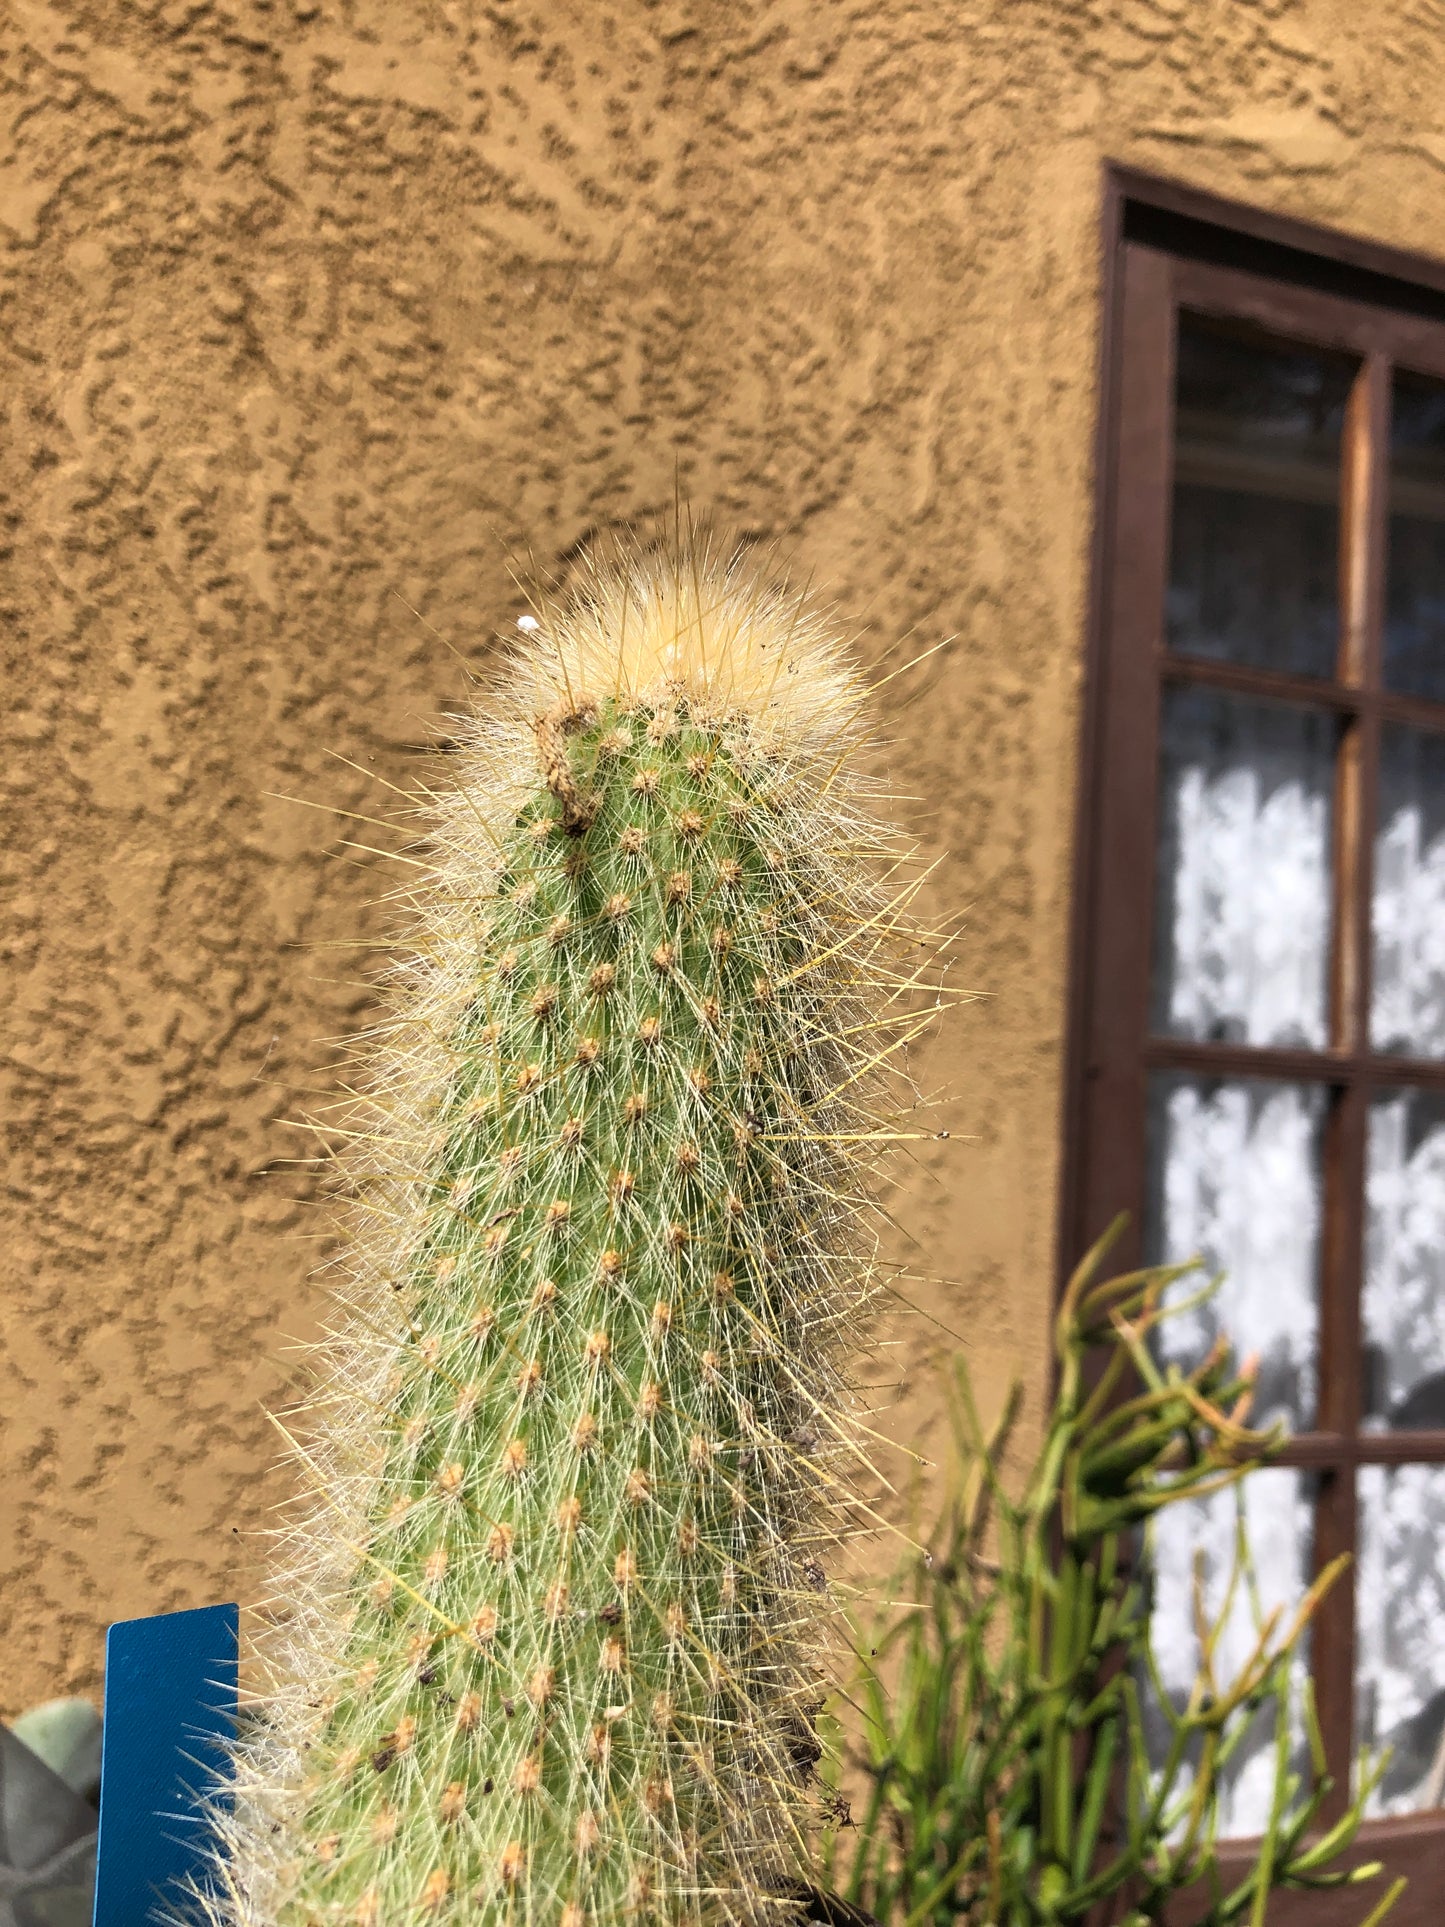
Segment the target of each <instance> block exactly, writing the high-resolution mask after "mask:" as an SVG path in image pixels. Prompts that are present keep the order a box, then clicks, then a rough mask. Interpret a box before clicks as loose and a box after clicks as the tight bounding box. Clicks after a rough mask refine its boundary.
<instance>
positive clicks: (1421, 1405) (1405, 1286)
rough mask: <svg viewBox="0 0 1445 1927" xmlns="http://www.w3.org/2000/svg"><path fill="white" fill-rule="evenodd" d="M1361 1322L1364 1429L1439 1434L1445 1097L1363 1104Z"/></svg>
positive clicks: (1442, 1420) (1444, 1372) (1444, 1340)
mask: <svg viewBox="0 0 1445 1927" xmlns="http://www.w3.org/2000/svg"><path fill="white" fill-rule="evenodd" d="M1360 1315H1361V1321H1362V1325H1363V1336H1364V1343H1365V1370H1364V1425H1365V1429H1366V1431H1370V1432H1382V1431H1390V1430H1393V1431H1420V1430H1426V1429H1430V1430H1433V1429H1435V1428H1440V1429H1445V1094H1442V1093H1439V1092H1433V1091H1382V1092H1380V1093H1379V1094H1378V1095H1377V1096H1376V1097H1375V1099H1374V1101H1373V1102H1372V1103H1371V1105H1370V1138H1369V1165H1368V1170H1367V1175H1366V1189H1365V1289H1364V1297H1363V1299H1362V1301H1361V1306H1360Z"/></svg>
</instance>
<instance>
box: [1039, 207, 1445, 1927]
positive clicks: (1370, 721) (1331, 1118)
mask: <svg viewBox="0 0 1445 1927" xmlns="http://www.w3.org/2000/svg"><path fill="white" fill-rule="evenodd" d="M1106 240H1107V244H1108V250H1109V256H1108V258H1109V263H1110V294H1109V303H1108V312H1109V327H1108V333H1107V338H1106V347H1105V382H1104V406H1103V413H1102V421H1101V444H1100V448H1101V464H1100V470H1101V475H1100V483H1101V507H1100V519H1099V531H1098V551H1097V570H1096V595H1095V608H1094V618H1093V630H1094V634H1093V641H1092V646H1091V662H1090V681H1089V703H1088V716H1087V718H1086V725H1085V752H1084V766H1083V792H1082V794H1083V808H1082V812H1081V817H1080V860H1079V873H1078V896H1077V918H1076V933H1075V952H1074V961H1073V1024H1072V1044H1071V1068H1070V1077H1069V1113H1068V1129H1067V1144H1066V1148H1067V1172H1066V1190H1065V1199H1064V1207H1063V1218H1062V1226H1061V1229H1062V1246H1063V1249H1062V1254H1061V1255H1062V1256H1063V1258H1064V1259H1065V1260H1068V1259H1070V1258H1072V1257H1074V1256H1077V1254H1078V1252H1079V1251H1080V1250H1081V1249H1083V1248H1084V1246H1085V1245H1086V1244H1087V1243H1088V1242H1089V1241H1090V1240H1091V1239H1093V1238H1094V1237H1096V1236H1097V1235H1098V1234H1099V1232H1100V1231H1101V1230H1102V1229H1103V1228H1104V1226H1105V1225H1106V1224H1107V1223H1108V1222H1109V1221H1110V1220H1111V1219H1112V1218H1113V1217H1114V1215H1115V1214H1116V1213H1117V1212H1119V1211H1121V1210H1124V1211H1128V1212H1129V1213H1130V1216H1131V1226H1132V1229H1131V1233H1130V1237H1131V1240H1132V1245H1131V1248H1129V1249H1126V1250H1124V1251H1123V1252H1121V1253H1120V1254H1119V1256H1120V1258H1121V1260H1122V1262H1125V1263H1128V1262H1134V1261H1136V1260H1137V1259H1139V1258H1144V1259H1147V1260H1153V1259H1160V1258H1181V1257H1187V1256H1189V1255H1191V1254H1193V1253H1195V1252H1199V1253H1202V1254H1203V1256H1204V1258H1205V1260H1206V1262H1207V1263H1208V1264H1209V1265H1210V1267H1211V1268H1214V1269H1222V1270H1224V1271H1225V1272H1226V1274H1227V1282H1226V1284H1225V1286H1224V1288H1223V1290H1222V1292H1221V1294H1220V1295H1219V1297H1218V1298H1216V1299H1215V1300H1214V1301H1213V1303H1212V1304H1210V1305H1208V1306H1205V1307H1203V1308H1200V1309H1198V1310H1196V1311H1194V1312H1193V1313H1191V1314H1190V1315H1189V1316H1188V1317H1187V1318H1185V1319H1182V1320H1180V1321H1178V1322H1176V1323H1175V1324H1174V1327H1173V1330H1172V1333H1171V1334H1170V1337H1169V1341H1168V1342H1170V1343H1171V1344H1173V1345H1175V1346H1177V1347H1178V1348H1179V1351H1180V1354H1181V1356H1182V1355H1185V1354H1187V1355H1189V1356H1191V1357H1193V1356H1195V1355H1197V1353H1198V1351H1199V1350H1200V1349H1202V1348H1204V1347H1207V1345H1208V1343H1209V1341H1210V1339H1211V1338H1212V1337H1213V1335H1214V1333H1215V1331H1216V1330H1217V1329H1220V1328H1222V1329H1225V1330H1227V1331H1228V1332H1229V1334H1230V1336H1231V1337H1232V1338H1233V1339H1234V1341H1235V1342H1236V1344H1237V1346H1238V1347H1239V1349H1240V1351H1242V1352H1245V1353H1248V1352H1254V1353H1257V1354H1258V1357H1259V1361H1260V1373H1259V1383H1258V1393H1257V1399H1256V1416H1257V1418H1258V1419H1259V1420H1260V1421H1261V1422H1271V1421H1273V1420H1275V1419H1279V1420H1281V1421H1283V1423H1284V1425H1285V1426H1286V1428H1287V1431H1288V1434H1289V1438H1288V1444H1287V1446H1286V1449H1285V1451H1284V1452H1283V1454H1282V1455H1281V1458H1280V1460H1279V1461H1278V1467H1277V1469H1271V1470H1269V1471H1267V1472H1264V1473H1261V1474H1258V1475H1256V1476H1255V1478H1254V1479H1252V1480H1251V1481H1250V1482H1249V1484H1248V1488H1247V1505H1248V1517H1249V1525H1250V1528H1251V1540H1252V1543H1253V1546H1254V1550H1255V1554H1256V1559H1257V1562H1258V1567H1259V1576H1260V1581H1261V1588H1262V1591H1263V1593H1264V1594H1265V1598H1266V1603H1269V1602H1270V1601H1271V1600H1278V1601H1281V1602H1285V1603H1288V1602H1290V1601H1292V1600H1296V1599H1298V1597H1299V1596H1300V1595H1301V1594H1302V1592H1303V1591H1304V1589H1305V1588H1306V1586H1307V1585H1308V1584H1309V1581H1310V1579H1311V1577H1312V1576H1313V1574H1314V1572H1316V1571H1317V1570H1319V1569H1320V1568H1321V1567H1322V1566H1323V1565H1325V1564H1326V1563H1328V1561H1329V1560H1331V1559H1332V1558H1333V1557H1334V1556H1335V1555H1336V1554H1337V1553H1339V1552H1350V1553H1352V1554H1353V1556H1354V1565H1353V1569H1352V1572H1351V1573H1350V1574H1349V1575H1348V1576H1347V1578H1346V1579H1345V1580H1344V1581H1343V1582H1341V1583H1340V1585H1339V1586H1337V1588H1336V1590H1335V1592H1334V1594H1333V1595H1332V1596H1331V1598H1330V1600H1329V1601H1328V1602H1327V1604H1326V1607H1325V1608H1324V1609H1323V1611H1322V1612H1321V1614H1320V1616H1319V1618H1318V1619H1317V1621H1316V1623H1315V1627H1314V1629H1313V1633H1312V1638H1311V1645H1310V1656H1309V1663H1310V1667H1311V1670H1312V1673H1313V1677H1314V1683H1315V1692H1316V1701H1317V1705H1318V1709H1319V1713H1320V1718H1321V1724H1322V1727H1323V1730H1324V1735H1325V1741H1326V1747H1327V1751H1328V1754H1329V1757H1330V1761H1331V1766H1332V1770H1333V1771H1334V1772H1335V1774H1336V1777H1337V1779H1340V1778H1342V1777H1343V1769H1344V1768H1345V1767H1346V1765H1347V1763H1349V1762H1351V1761H1352V1760H1353V1757H1354V1755H1355V1754H1357V1752H1358V1750H1359V1747H1360V1745H1361V1744H1362V1743H1364V1744H1368V1745H1369V1746H1371V1747H1372V1748H1377V1747H1379V1746H1380V1745H1382V1744H1385V1743H1390V1744H1392V1745H1393V1747H1394V1749H1395V1763H1394V1765H1393V1766H1392V1768H1391V1769H1390V1772H1389V1774H1388V1776H1387V1778H1386V1780H1385V1782H1384V1785H1383V1787H1382V1788H1381V1789H1380V1791H1379V1793H1378V1794H1377V1796H1376V1800H1375V1809H1374V1810H1375V1812H1376V1814H1377V1816H1378V1826H1377V1827H1376V1828H1374V1829H1372V1830H1373V1831H1375V1832H1378V1833H1379V1835H1380V1836H1381V1839H1380V1840H1379V1841H1377V1842H1375V1843H1374V1845H1375V1847H1376V1849H1377V1850H1381V1851H1383V1850H1384V1848H1383V1841H1384V1840H1385V1839H1388V1840H1390V1841H1391V1843H1392V1844H1391V1845H1390V1847H1389V1849H1388V1852H1389V1857H1390V1859H1391V1860H1392V1861H1393V1862H1394V1863H1395V1864H1397V1865H1398V1866H1399V1868H1400V1870H1401V1871H1404V1872H1407V1873H1408V1872H1412V1871H1414V1872H1415V1874H1416V1876H1417V1877H1416V1881H1415V1883H1414V1886H1413V1888H1412V1894H1411V1896H1409V1897H1407V1900H1406V1903H1405V1904H1404V1907H1403V1909H1402V1911H1401V1913H1400V1915H1399V1918H1400V1920H1401V1922H1402V1927H1403V1924H1404V1923H1405V1922H1406V1921H1408V1920H1409V1919H1412V1918H1413V1917H1414V1910H1415V1908H1417V1907H1418V1908H1421V1909H1424V1910H1428V1909H1429V1908H1430V1907H1431V1906H1433V1904H1434V1899H1433V1896H1432V1893H1431V1890H1430V1888H1429V1885H1428V1882H1429V1880H1430V1878H1431V1875H1430V1874H1429V1873H1428V1872H1427V1871H1426V1870H1427V1868H1430V1867H1433V1869H1434V1877H1435V1878H1436V1879H1438V1874H1439V1871H1440V1869H1441V1868H1442V1867H1445V265H1442V264H1439V263H1434V262H1418V263H1417V262H1413V261H1410V260H1407V259H1405V258H1403V257H1401V256H1399V255H1396V254H1390V253H1388V252H1387V251H1385V250H1376V249H1371V248H1368V247H1366V246H1365V245H1364V244H1361V243H1358V242H1351V241H1347V240H1344V239H1343V238H1339V239H1337V238H1336V237H1332V236H1329V235H1324V234H1320V233H1317V232H1315V231H1313V230H1305V229H1303V228H1301V227H1299V226H1297V225H1295V224H1292V223H1287V222H1284V221H1280V220H1277V219H1273V218H1271V217H1267V216H1262V215H1255V214H1251V213H1249V212H1248V211H1245V210H1237V209H1232V208H1229V207H1227V206H1226V205H1225V204H1223V203H1219V202H1216V201H1213V200H1211V199H1210V198H1208V197H1205V196H1200V195H1197V194H1193V193H1192V192H1189V191H1186V190H1181V189H1176V188H1173V187H1171V186H1169V185H1167V184H1164V183H1156V182H1149V181H1145V180H1143V179H1141V178H1140V177H1137V176H1130V175H1125V174H1122V173H1116V174H1114V175H1113V176H1112V177H1111V188H1110V195H1109V200H1108V228H1107V231H1106ZM1233 1516H1234V1515H1233V1504H1232V1502H1230V1503H1229V1504H1228V1505H1224V1504H1216V1505H1215V1506H1213V1507H1206V1508H1203V1509H1201V1510H1200V1512H1199V1514H1198V1516H1191V1517H1176V1518H1175V1519H1174V1520H1173V1522H1172V1529H1170V1530H1166V1531H1165V1532H1164V1533H1162V1534H1161V1538H1160V1543H1159V1546H1158V1548H1157V1556H1156V1561H1155V1568H1154V1584H1155V1630H1156V1641H1157V1644H1158V1646H1159V1648H1160V1652H1161V1658H1162V1661H1163V1667H1164V1672H1165V1676H1166V1680H1167V1679H1168V1678H1169V1677H1170V1674H1171V1670H1172V1671H1173V1672H1174V1673H1176V1674H1177V1676H1178V1680H1179V1683H1180V1684H1181V1685H1182V1684H1184V1683H1185V1682H1186V1681H1187V1680H1188V1679H1190V1678H1192V1677H1193V1672H1194V1654H1193V1650H1192V1641H1193V1635H1192V1632H1191V1629H1190V1619H1189V1612H1188V1608H1187V1596H1188V1576H1189V1570H1190V1566H1191V1563H1192V1556H1193V1552H1194V1548H1195V1547H1196V1546H1200V1547H1202V1548H1203V1550H1204V1553H1205V1562H1206V1568H1209V1567H1214V1568H1215V1569H1221V1570H1222V1568H1223V1567H1224V1566H1225V1565H1227V1561H1228V1557H1229V1552H1230V1540H1231V1537H1232V1532H1233ZM1243 1631H1244V1625H1243V1623H1242V1624H1241V1626H1240V1632H1241V1634H1242V1633H1243ZM1272 1772H1273V1766H1272V1761H1271V1760H1270V1759H1269V1758H1268V1757H1267V1755H1266V1753H1265V1752H1264V1750H1263V1748H1261V1749H1259V1750H1258V1751H1257V1753H1256V1754H1254V1755H1253V1756H1251V1755H1250V1753H1249V1752H1248V1750H1246V1751H1245V1754H1244V1757H1243V1758H1242V1759H1241V1760H1240V1761H1239V1762H1238V1764H1237V1767H1236V1769H1235V1771H1234V1772H1233V1774H1232V1776H1231V1779H1230V1782H1229V1785H1228V1788H1227V1799H1226V1803H1225V1811H1224V1814H1223V1821H1224V1825H1225V1828H1226V1830H1227V1831H1229V1832H1230V1833H1232V1834H1235V1835H1238V1836H1241V1837H1243V1836H1247V1835H1248V1834H1250V1833H1252V1832H1258V1831H1259V1829H1260V1826H1261V1825H1262V1822H1263V1817H1264V1816H1263V1812H1262V1810H1261V1801H1262V1798H1263V1790H1264V1789H1265V1788H1267V1786H1268V1785H1269V1783H1270V1780H1271V1778H1272ZM1337 1800H1338V1802H1339V1803H1340V1804H1342V1803H1343V1795H1342V1794H1341V1795H1338V1796H1337ZM1421 1856H1424V1857H1423V1858H1422V1857H1421ZM1431 1856H1433V1858H1431ZM1422 1877H1423V1880H1424V1882H1425V1883H1426V1884H1425V1885H1424V1886H1423V1887H1422V1884H1421V1882H1422ZM1292 1898H1297V1899H1298V1901H1299V1902H1300V1903H1301V1911H1299V1912H1298V1913H1293V1912H1288V1911H1287V1909H1285V1908H1282V1909H1281V1910H1280V1913H1279V1919H1280V1920H1281V1921H1284V1920H1286V1919H1289V1920H1294V1919H1299V1920H1301V1921H1303V1920H1306V1919H1307V1920H1308V1921H1309V1922H1310V1923H1311V1924H1312V1927H1325V1923H1327V1922H1329V1921H1332V1920H1333V1919H1334V1917H1335V1914H1334V1909H1333V1902H1332V1901H1331V1900H1330V1898H1329V1897H1328V1896H1327V1897H1324V1898H1323V1899H1321V1897H1319V1896H1298V1897H1292ZM1351 1909H1353V1911H1351ZM1358 1911H1359V1909H1358V1903H1357V1901H1355V1900H1354V1899H1353V1898H1351V1902H1350V1907H1349V1908H1345V1909H1344V1910H1343V1911H1342V1912H1341V1913H1340V1916H1339V1917H1340V1918H1341V1919H1346V1918H1350V1919H1353V1918H1354V1917H1355V1914H1357V1913H1358ZM1425 1917H1426V1912H1425V1911H1422V1912H1421V1914H1420V1918H1421V1919H1422V1920H1423V1919H1424V1918H1425ZM1274 1919H1275V1914H1274V1912H1273V1911H1272V1913H1271V1920H1274Z"/></svg>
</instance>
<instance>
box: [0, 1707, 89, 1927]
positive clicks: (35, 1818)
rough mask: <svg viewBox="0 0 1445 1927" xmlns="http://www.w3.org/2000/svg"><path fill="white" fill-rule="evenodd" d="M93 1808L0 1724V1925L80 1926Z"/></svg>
mask: <svg viewBox="0 0 1445 1927" xmlns="http://www.w3.org/2000/svg"><path fill="white" fill-rule="evenodd" d="M95 1826H96V1814H95V1808H94V1807H92V1806H91V1805H89V1803H88V1802H87V1801H85V1800H83V1799H82V1798H81V1797H80V1795H79V1794H78V1793H75V1792H73V1791H72V1790H71V1788H69V1787H68V1786H67V1785H66V1784H65V1782H64V1780H62V1779H61V1778H60V1776H59V1774H57V1773H52V1772H51V1770H50V1768H49V1767H48V1766H47V1765H46V1764H45V1762H44V1761H43V1760H41V1759H39V1758H38V1757H37V1756H36V1755H35V1754H34V1753H32V1752H31V1750H30V1748H29V1747H28V1746H26V1745H25V1743H24V1742H23V1741H22V1740H18V1739H17V1738H16V1737H15V1735H14V1734H13V1733H12V1732H11V1731H10V1729H9V1728H8V1727H5V1726H0V1927H88V1923H89V1920H90V1914H91V1903H92V1895H93V1893H94V1890H95Z"/></svg>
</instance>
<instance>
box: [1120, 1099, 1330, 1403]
mask: <svg viewBox="0 0 1445 1927" xmlns="http://www.w3.org/2000/svg"><path fill="white" fill-rule="evenodd" d="M1149 1109H1150V1116H1149V1150H1150V1159H1149V1165H1150V1168H1149V1183H1148V1190H1147V1194H1146V1207H1145V1226H1144V1231H1145V1244H1146V1251H1147V1253H1148V1257H1149V1260H1150V1262H1161V1261H1175V1260H1183V1259H1186V1258H1191V1257H1194V1256H1196V1255H1197V1256H1198V1257H1200V1258H1201V1259H1202V1260H1203V1263H1204V1266H1205V1271H1206V1274H1207V1275H1213V1274H1214V1273H1216V1272H1219V1271H1223V1273H1224V1274H1225V1276H1224V1283H1223V1284H1222V1285H1221V1287H1220V1289H1219V1291H1218V1292H1217V1293H1216V1294H1215V1295H1214V1297H1213V1298H1211V1299H1209V1300H1208V1302H1207V1303H1205V1304H1202V1305H1196V1306H1194V1307H1193V1308H1192V1309H1191V1310H1188V1311H1185V1312H1181V1313H1180V1314H1179V1315H1178V1316H1176V1317H1172V1318H1168V1319H1165V1320H1164V1321H1163V1323H1162V1325H1161V1327H1160V1330H1159V1333H1158V1337H1157V1340H1156V1346H1157V1350H1158V1353H1159V1356H1160V1358H1161V1360H1163V1361H1164V1362H1166V1363H1168V1362H1177V1363H1179V1364H1180V1365H1183V1366H1186V1367H1187V1366H1188V1365H1190V1364H1192V1363H1193V1362H1194V1361H1195V1360H1196V1359H1198V1358H1200V1357H1201V1356H1202V1355H1203V1354H1204V1353H1205V1352H1206V1351H1208V1349H1209V1347H1210V1345H1212V1344H1213V1342H1214V1340H1215V1338H1216V1337H1217V1336H1218V1334H1219V1333H1220V1332H1223V1333H1224V1334H1225V1336H1226V1337H1227V1338H1228V1339H1229V1341H1230V1343H1231V1345H1232V1346H1233V1347H1234V1349H1235V1353H1236V1356H1238V1357H1241V1358H1242V1357H1245V1356H1247V1355H1248V1354H1249V1353H1251V1352H1252V1353H1255V1354H1257V1355H1258V1359H1259V1381H1258V1385H1257V1387H1256V1392H1255V1403H1254V1414H1253V1418H1254V1422H1255V1423H1257V1424H1261V1425H1271V1424H1273V1423H1274V1422H1275V1420H1276V1419H1283V1420H1284V1422H1285V1424H1286V1425H1287V1426H1288V1427H1289V1429H1290V1430H1292V1431H1304V1430H1307V1429H1308V1428H1309V1427H1310V1426H1311V1425H1313V1423H1314V1418H1315V1399H1316V1354H1317V1348H1318V1334H1319V1249H1320V1150H1321V1137H1322V1133H1323V1129H1324V1121H1325V1112H1326V1100H1325V1094H1324V1092H1323V1090H1322V1089H1320V1088H1318V1087H1316V1086H1312V1085H1304V1084H1274V1083H1266V1082H1265V1081H1264V1080H1263V1079H1248V1080H1244V1079H1239V1080H1227V1081H1226V1080H1222V1079H1212V1078H1200V1077H1187V1076H1182V1075H1177V1074H1175V1073H1173V1072H1170V1073H1168V1074H1165V1075H1160V1076H1157V1077H1155V1078H1153V1079H1152V1080H1151V1084H1150V1106H1149ZM1202 1283H1203V1279H1202V1278H1201V1277H1200V1276H1198V1275H1196V1276H1194V1277H1190V1278H1182V1279H1180V1280H1179V1281H1178V1282H1177V1283H1176V1284H1175V1285H1174V1286H1173V1288H1172V1290H1173V1298H1174V1302H1175V1303H1182V1302H1183V1301H1184V1300H1185V1299H1187V1298H1189V1297H1190V1296H1192V1295H1193V1294H1194V1293H1196V1292H1197V1291H1198V1290H1199V1289H1200V1286H1201V1284H1202Z"/></svg>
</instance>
